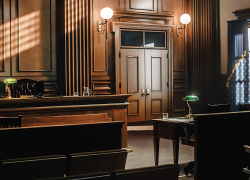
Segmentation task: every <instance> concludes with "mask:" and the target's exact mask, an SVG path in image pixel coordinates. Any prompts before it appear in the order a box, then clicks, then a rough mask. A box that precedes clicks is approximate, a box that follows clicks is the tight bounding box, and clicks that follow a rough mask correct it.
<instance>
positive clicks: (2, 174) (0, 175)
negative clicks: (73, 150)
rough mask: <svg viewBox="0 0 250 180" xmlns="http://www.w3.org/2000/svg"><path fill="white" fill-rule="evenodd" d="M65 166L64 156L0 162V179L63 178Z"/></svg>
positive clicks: (32, 179)
mask: <svg viewBox="0 0 250 180" xmlns="http://www.w3.org/2000/svg"><path fill="white" fill-rule="evenodd" d="M31 136H32V135H31ZM16 151H18V149H16ZM65 166H66V156H65V155H51V156H39V157H32V158H17V159H6V160H1V170H0V179H1V180H13V179H16V180H19V179H20V180H22V179H25V180H34V179H41V178H52V177H64V173H65Z"/></svg>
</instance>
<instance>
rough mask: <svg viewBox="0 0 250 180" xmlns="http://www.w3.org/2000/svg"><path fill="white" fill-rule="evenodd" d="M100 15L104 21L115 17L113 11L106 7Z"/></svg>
mask: <svg viewBox="0 0 250 180" xmlns="http://www.w3.org/2000/svg"><path fill="white" fill-rule="evenodd" d="M100 14H101V17H102V18H103V19H110V18H111V17H112V16H113V10H112V9H110V8H108V7H105V8H103V9H102V10H101V13H100Z"/></svg>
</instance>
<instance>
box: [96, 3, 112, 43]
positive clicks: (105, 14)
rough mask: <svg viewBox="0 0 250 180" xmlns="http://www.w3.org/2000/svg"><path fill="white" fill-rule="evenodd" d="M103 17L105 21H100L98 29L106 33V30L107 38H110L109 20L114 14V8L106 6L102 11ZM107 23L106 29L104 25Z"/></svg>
mask: <svg viewBox="0 0 250 180" xmlns="http://www.w3.org/2000/svg"><path fill="white" fill-rule="evenodd" d="M100 14H101V17H102V18H103V19H104V22H103V21H102V22H101V21H98V31H99V32H102V33H104V31H106V39H108V22H109V19H110V18H111V17H112V16H113V10H112V9H110V8H108V7H105V8H103V9H102V10H101V12H100ZM105 24H106V30H105V29H104V26H105Z"/></svg>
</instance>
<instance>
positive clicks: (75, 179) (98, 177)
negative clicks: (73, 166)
mask: <svg viewBox="0 0 250 180" xmlns="http://www.w3.org/2000/svg"><path fill="white" fill-rule="evenodd" d="M110 178H111V176H110V174H109V173H108V172H105V171H103V172H96V173H88V174H82V175H76V176H67V177H58V178H47V179H40V180H80V179H84V180H88V179H89V180H110ZM38 180H39V179H38Z"/></svg>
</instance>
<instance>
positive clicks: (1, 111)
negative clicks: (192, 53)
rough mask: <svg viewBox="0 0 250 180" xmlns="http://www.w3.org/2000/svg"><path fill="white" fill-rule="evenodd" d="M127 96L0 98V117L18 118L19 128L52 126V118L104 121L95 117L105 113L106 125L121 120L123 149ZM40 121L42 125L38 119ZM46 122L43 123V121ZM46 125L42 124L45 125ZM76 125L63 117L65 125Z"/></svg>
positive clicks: (124, 146)
mask: <svg viewBox="0 0 250 180" xmlns="http://www.w3.org/2000/svg"><path fill="white" fill-rule="evenodd" d="M130 96H131V95H130V94H113V95H94V96H62V97H45V98H28V99H20V98H15V99H0V116H3V117H4V116H5V117H8V116H18V115H21V116H22V127H27V126H43V125H56V124H62V123H58V121H57V120H56V119H55V118H52V116H53V117H55V116H66V115H77V116H80V115H86V117H87V116H88V118H85V119H86V121H81V122H80V123H96V122H104V121H103V119H100V118H96V116H97V114H105V116H106V117H105V119H106V120H107V122H114V121H123V122H125V123H124V124H123V128H122V147H123V148H126V147H127V107H128V103H127V99H128V97H130ZM43 119H44V122H42V120H43ZM45 120H46V121H45ZM48 120H51V122H50V123H49V124H48V123H47V121H48ZM45 123H46V124H45ZM75 123H77V121H76V118H67V122H65V124H75Z"/></svg>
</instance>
